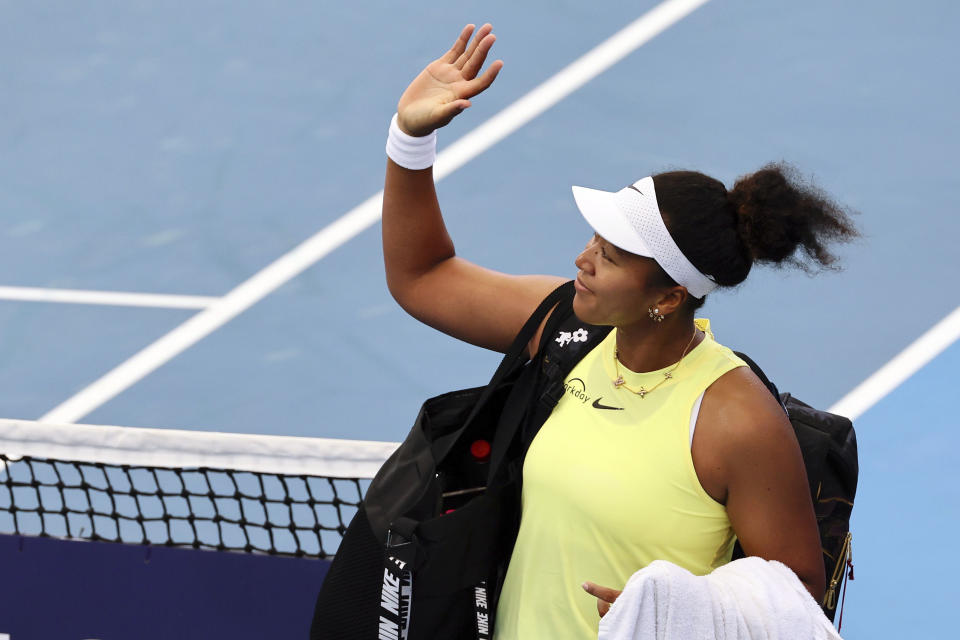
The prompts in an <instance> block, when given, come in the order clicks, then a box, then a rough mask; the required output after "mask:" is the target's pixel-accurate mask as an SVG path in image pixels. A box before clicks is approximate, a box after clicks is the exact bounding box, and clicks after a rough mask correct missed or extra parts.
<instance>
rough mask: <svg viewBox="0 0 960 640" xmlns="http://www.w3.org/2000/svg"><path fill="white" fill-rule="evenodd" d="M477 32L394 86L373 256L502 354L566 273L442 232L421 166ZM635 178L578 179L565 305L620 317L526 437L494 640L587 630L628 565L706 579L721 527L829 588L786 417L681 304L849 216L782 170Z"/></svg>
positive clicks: (418, 297)
mask: <svg viewBox="0 0 960 640" xmlns="http://www.w3.org/2000/svg"><path fill="white" fill-rule="evenodd" d="M473 32H474V26H473V25H468V26H466V27H464V29H463V31H462V32H461V33H460V36H459V37H458V38H457V40H456V42H455V43H454V45H453V47H452V48H451V49H450V50H449V51H447V52H446V53H445V54H444V55H443V56H441V57H440V58H439V59H437V60H435V61H433V62H431V63H430V64H429V65H428V66H427V67H426V68H425V69H424V70H423V71H422V72H421V73H420V75H418V76H417V77H416V78H415V79H414V80H413V82H412V83H411V84H410V85H409V87H407V89H406V91H405V92H404V93H403V95H402V97H401V98H400V101H399V105H398V110H397V111H398V112H397V114H396V115H395V116H394V119H393V121H392V123H391V128H390V134H389V138H388V143H387V153H388V156H389V158H390V159H389V160H388V162H387V172H386V186H385V190H384V198H383V249H384V259H385V264H386V276H387V282H388V285H389V288H390V291H391V293H392V294H393V296H394V297H395V298H396V300H397V301H398V302H399V304H400V305H401V306H402V307H403V308H404V309H405V310H406V311H407V312H408V313H410V314H411V315H412V316H414V317H415V318H418V319H419V320H421V321H423V322H425V323H426V324H428V325H430V326H432V327H435V328H436V329H439V330H440V331H443V332H445V333H447V334H449V335H451V336H453V337H455V338H459V339H461V340H465V341H467V342H469V343H471V344H475V345H479V346H482V347H486V348H489V349H494V350H497V351H501V352H502V351H505V350H506V349H507V348H508V346H509V345H510V343H511V342H512V340H513V338H514V336H515V335H516V334H517V332H518V331H519V329H520V327H521V326H522V325H523V323H524V321H525V320H526V319H527V318H528V317H529V316H530V314H531V313H532V311H533V310H534V309H535V308H536V307H537V305H538V304H539V303H540V301H541V300H543V298H545V297H546V296H547V294H548V293H549V292H550V291H552V290H553V289H554V288H555V287H557V286H558V285H559V284H561V283H562V282H564V281H565V280H566V279H565V278H562V277H555V276H545V275H524V276H515V275H506V274H503V273H498V272H496V271H491V270H488V269H485V268H482V267H480V266H477V265H475V264H471V263H470V262H468V261H466V260H464V259H462V258H460V257H458V256H457V255H456V252H455V250H454V245H453V242H452V241H451V239H450V236H449V235H448V234H447V230H446V228H445V226H444V222H443V218H442V216H441V211H440V206H439V204H438V202H437V195H436V192H435V190H434V183H433V176H432V171H431V167H432V165H433V160H434V155H435V144H436V143H435V139H436V130H437V129H439V128H441V127H443V126H444V125H446V124H447V123H448V122H450V121H451V120H452V119H453V118H454V117H456V116H457V115H459V114H460V113H461V112H463V111H464V110H465V109H467V108H469V107H470V104H471V102H470V100H471V99H472V98H473V97H475V96H476V95H477V94H479V93H481V92H483V91H484V90H486V89H487V88H488V87H489V86H490V85H491V84H492V83H493V81H494V79H495V78H496V77H497V74H498V72H499V71H500V69H501V68H502V66H503V63H502V62H501V61H499V60H497V61H495V62H493V63H491V64H490V65H489V66H488V67H487V69H486V70H485V71H482V69H483V66H484V63H485V60H486V58H487V54H488V52H489V50H490V48H491V46H492V45H493V43H494V40H495V37H494V35H493V34H492V27H491V26H490V25H489V24H487V25H484V26H482V27H480V29H478V30H477V31H476V35H475V36H474V37H473V39H472V40H471V35H473ZM631 179H634V180H635V181H633V182H631V183H630V184H629V185H628V186H626V187H625V188H623V189H621V190H618V191H614V192H606V191H601V190H596V189H587V188H580V187H574V188H573V197H574V198H575V201H576V204H577V206H578V208H579V210H580V212H581V213H582V214H583V216H584V218H585V219H586V221H587V222H588V223H589V225H590V226H591V227H592V228H593V230H594V233H593V234H591V236H590V237H589V238H586V246H585V247H584V249H583V251H582V252H581V253H580V255H578V256H575V257H574V256H571V258H573V262H574V265H575V266H576V284H575V288H576V297H575V299H574V311H575V312H576V315H577V317H578V318H579V319H581V320H583V321H584V322H585V323H590V324H594V325H608V326H613V327H615V329H614V330H613V331H611V332H610V333H609V335H608V336H607V337H606V339H605V340H604V341H603V342H602V343H601V344H600V345H599V346H597V347H596V348H595V349H593V350H592V351H591V352H590V353H589V354H588V355H587V356H585V357H584V359H583V360H582V361H581V362H579V363H578V364H577V366H576V368H575V369H574V370H573V372H572V373H571V374H570V376H569V377H568V380H567V390H568V392H569V393H567V394H565V396H564V398H563V399H562V400H561V401H560V403H559V404H558V405H557V407H556V409H555V410H554V411H553V413H552V414H551V416H550V417H549V419H548V420H547V421H546V423H545V424H544V425H543V427H542V428H541V429H540V431H539V433H538V434H537V436H536V437H535V439H534V441H533V443H532V445H531V446H530V449H529V452H528V455H527V457H526V460H525V463H524V471H523V499H522V517H521V525H520V531H519V534H518V538H517V541H516V545H515V548H514V551H513V555H512V557H511V560H510V566H509V570H508V573H507V577H506V580H505V583H504V586H503V590H502V594H501V598H500V603H499V606H498V610H497V615H496V618H495V620H496V630H495V637H496V638H499V639H511V640H512V639H516V638H523V639H524V640H530V639H534V638H550V639H551V640H552V639H555V638H596V637H597V630H598V621H599V616H598V609H599V611H600V613H601V614H602V613H603V612H604V611H605V610H606V608H607V607H608V606H609V603H611V602H613V601H614V600H615V599H616V597H617V595H618V594H619V593H620V589H622V587H623V585H624V584H625V583H626V581H627V579H628V578H629V577H630V575H631V574H633V572H634V571H636V570H638V569H640V568H642V567H644V566H646V565H647V564H649V563H650V562H652V561H653V560H657V559H660V560H668V561H670V562H673V563H675V564H677V565H679V566H681V567H684V568H686V569H688V570H689V571H691V572H693V573H694V574H697V575H704V574H707V573H709V572H710V571H712V570H713V569H715V568H716V567H718V566H721V565H722V564H724V563H726V562H729V561H730V559H731V553H732V549H733V544H734V541H735V539H739V541H740V543H741V545H742V546H743V548H744V550H745V551H746V553H747V554H748V555H754V556H760V557H762V558H767V559H771V560H779V561H780V562H783V563H784V564H786V565H787V566H788V567H790V568H791V569H792V570H793V571H794V572H795V573H796V575H797V576H798V577H799V579H800V580H801V581H802V582H803V584H804V585H805V586H806V588H807V589H808V590H809V591H810V593H811V594H812V595H813V597H814V598H816V599H817V600H818V601H819V599H820V598H821V597H822V595H823V592H824V570H823V561H822V557H821V551H820V538H819V535H818V532H817V526H816V520H815V517H814V510H813V505H812V503H811V498H810V494H809V490H808V486H807V478H806V473H805V471H804V466H803V460H802V458H801V454H800V449H799V446H798V444H797V441H796V438H795V436H794V435H793V431H792V429H791V426H790V424H789V422H788V421H787V419H786V417H785V415H784V412H783V410H782V409H781V408H780V406H779V405H778V404H777V402H776V401H775V400H774V398H773V397H772V395H771V394H770V393H769V391H768V390H767V389H766V387H764V385H763V384H762V383H761V382H760V381H759V380H758V379H757V377H756V376H755V375H754V374H753V373H752V372H751V370H750V368H749V367H747V366H745V363H744V362H743V361H742V360H740V359H739V358H737V357H736V356H735V355H734V354H733V353H732V352H731V351H730V350H729V349H728V348H726V347H724V346H722V345H721V344H720V343H719V342H717V341H716V339H715V338H714V336H713V334H712V332H711V329H710V326H709V322H708V321H706V320H703V319H695V312H696V310H697V309H698V308H699V307H700V306H701V305H703V303H704V301H705V299H706V296H707V295H708V294H709V293H710V292H712V291H714V290H715V289H716V288H718V287H734V286H736V285H738V284H740V283H741V282H743V281H744V279H745V278H746V277H747V275H748V274H749V273H750V270H751V267H752V266H753V265H754V264H757V263H762V264H771V265H783V264H788V263H793V264H797V265H800V266H805V267H807V268H816V267H821V266H823V267H826V266H830V265H832V264H833V262H834V256H833V255H832V254H831V252H830V251H829V250H828V247H827V245H828V244H829V242H831V241H837V240H839V241H843V240H849V239H851V238H852V237H854V236H855V235H856V231H855V229H854V227H853V226H852V225H851V223H850V221H849V219H848V218H847V216H846V214H845V213H844V211H843V209H841V208H840V207H838V206H837V205H836V204H834V203H833V202H831V201H830V200H829V199H828V198H827V197H826V196H824V195H823V194H822V193H821V192H820V191H818V190H817V189H815V188H813V187H811V186H808V185H805V184H803V183H801V182H799V181H798V180H797V179H796V177H795V175H794V173H793V172H792V171H791V170H790V169H789V168H787V167H785V166H781V165H770V166H767V167H764V168H762V169H760V170H759V171H757V172H756V173H753V174H750V175H746V176H744V177H741V178H740V179H739V180H738V181H737V182H736V184H735V185H734V186H733V188H732V189H731V190H729V191H728V190H727V189H726V187H725V186H724V185H723V184H722V183H721V182H719V181H718V180H715V179H713V178H710V177H708V176H706V175H703V174H701V173H696V172H691V171H671V172H669V173H660V174H656V175H653V176H647V177H642V178H641V179H639V180H636V179H635V176H631ZM544 233H545V234H546V232H544ZM544 239H545V240H546V235H545V236H544ZM532 241H536V239H532ZM542 329H543V327H542V326H541V332H542ZM541 332H538V334H537V335H535V336H534V338H533V340H531V341H530V343H529V347H528V348H529V354H530V356H533V355H534V354H535V353H536V349H537V347H538V344H539V342H540V338H541V335H540V333H541ZM575 339H577V336H575V335H570V336H559V337H558V340H561V341H563V340H575ZM585 580H587V581H588V584H587V585H586V586H585V587H584V586H583V585H584V581H585Z"/></svg>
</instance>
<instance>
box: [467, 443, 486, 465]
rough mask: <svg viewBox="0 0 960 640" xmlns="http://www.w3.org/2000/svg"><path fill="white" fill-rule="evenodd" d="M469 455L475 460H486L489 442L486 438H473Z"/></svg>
mask: <svg viewBox="0 0 960 640" xmlns="http://www.w3.org/2000/svg"><path fill="white" fill-rule="evenodd" d="M470 455H471V456H473V459H474V460H476V461H477V462H486V461H487V460H489V459H490V443H489V442H487V441H486V440H474V441H473V444H471V445H470Z"/></svg>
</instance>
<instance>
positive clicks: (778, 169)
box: [653, 163, 859, 308]
mask: <svg viewBox="0 0 960 640" xmlns="http://www.w3.org/2000/svg"><path fill="white" fill-rule="evenodd" d="M653 182H654V186H655V188H656V191H657V202H658V204H659V206H660V211H661V213H662V214H663V218H664V222H665V223H666V225H667V229H668V230H669V231H670V235H671V236H673V239H674V241H675V242H676V243H677V246H678V247H679V248H680V250H681V251H682V252H683V253H684V255H685V256H687V259H689V260H690V262H692V263H693V265H694V266H695V267H696V268H697V269H698V270H700V272H701V273H704V274H707V275H709V276H710V277H712V278H713V279H714V280H715V281H716V282H717V284H719V285H720V286H722V287H734V286H736V285H738V284H740V283H741V282H743V281H744V280H745V279H746V277H747V275H748V274H749V273H750V268H751V267H752V266H753V264H754V263H755V262H757V263H761V264H771V265H775V266H778V267H781V266H784V265H791V266H796V267H799V268H801V269H803V270H805V271H807V272H812V271H815V270H817V268H818V267H819V268H823V269H833V268H836V266H835V265H836V261H837V258H836V256H835V255H834V254H833V253H831V252H830V250H829V249H828V247H827V245H828V244H830V243H832V242H847V241H850V240H852V239H854V238H856V237H857V236H858V235H859V234H858V232H857V230H856V227H855V226H854V225H853V223H852V222H851V220H850V217H849V214H848V211H847V210H846V209H845V208H843V207H841V206H840V205H838V204H836V203H835V202H833V201H832V200H831V199H830V198H829V197H828V196H827V195H826V194H825V193H823V192H822V191H821V190H820V189H819V188H817V187H816V186H814V185H812V184H809V183H804V182H803V181H802V180H801V179H800V178H799V174H798V172H797V170H796V169H794V168H793V167H791V166H790V165H787V164H785V163H774V164H768V165H766V166H765V167H763V168H761V169H760V170H759V171H757V172H755V173H752V174H750V175H746V176H742V177H740V178H739V179H738V180H737V181H736V183H735V184H734V187H733V189H732V190H731V191H729V192H727V190H726V187H724V185H723V183H722V182H720V181H719V180H715V179H714V178H711V177H709V176H706V175H704V174H702V173H698V172H695V171H670V172H667V173H660V174H657V175H655V176H653ZM798 250H799V251H798ZM663 277H664V283H665V284H676V283H674V282H673V280H672V279H671V278H670V276H668V275H667V274H666V272H664V273H663ZM691 301H692V304H693V308H697V307H699V306H701V305H702V304H703V302H704V299H701V300H697V299H696V298H691Z"/></svg>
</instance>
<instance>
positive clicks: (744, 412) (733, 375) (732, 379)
mask: <svg viewBox="0 0 960 640" xmlns="http://www.w3.org/2000/svg"><path fill="white" fill-rule="evenodd" d="M701 415H702V416H704V417H705V418H707V419H708V420H709V422H710V423H711V424H712V425H713V428H714V430H716V431H719V432H720V434H721V435H722V436H723V437H724V440H725V441H727V442H729V443H731V444H733V445H736V446H739V445H742V444H743V441H747V440H749V441H756V440H758V439H759V440H761V441H763V440H769V439H771V438H772V439H774V440H775V439H779V438H781V437H784V436H786V435H792V429H791V427H790V422H789V421H788V420H787V417H786V414H785V413H784V411H783V408H782V407H781V406H780V403H779V402H777V400H776V399H775V398H774V397H773V394H771V393H770V390H769V389H767V387H766V385H764V384H763V382H762V381H761V380H760V378H758V377H757V375H756V374H755V373H754V372H753V371H751V370H750V367H736V368H735V369H731V370H730V371H728V372H727V373H725V374H723V375H722V376H720V377H719V378H717V380H716V381H714V383H713V384H712V385H710V387H709V388H708V389H707V391H706V393H705V394H704V396H703V404H702V406H701ZM698 424H699V423H698Z"/></svg>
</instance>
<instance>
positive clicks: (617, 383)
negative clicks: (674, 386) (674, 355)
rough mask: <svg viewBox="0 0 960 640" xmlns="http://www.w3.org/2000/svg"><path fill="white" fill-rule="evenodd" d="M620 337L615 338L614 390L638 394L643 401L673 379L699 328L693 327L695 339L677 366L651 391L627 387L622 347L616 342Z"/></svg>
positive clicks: (687, 348) (684, 351) (650, 389)
mask: <svg viewBox="0 0 960 640" xmlns="http://www.w3.org/2000/svg"><path fill="white" fill-rule="evenodd" d="M619 337H620V334H619V333H618V334H617V336H616V338H615V342H614V346H613V369H614V371H616V373H617V379H616V380H614V381H613V386H614V388H615V389H617V390H618V391H619V390H620V389H626V390H627V391H629V392H631V393H635V394H637V395H638V396H640V399H641V400H643V399H644V398H646V396H647V394H648V393H650V392H651V391H653V390H655V389H656V388H657V387H659V386H660V385H662V384H663V383H664V382H666V381H667V380H670V379H671V378H673V372H674V371H676V370H677V367H679V366H680V363H681V362H683V359H684V358H685V357H687V351H689V350H690V345H692V344H693V341H694V340H696V339H697V326H696V325H694V327H693V337H691V338H690V342H688V343H687V346H686V348H684V350H683V353H682V354H681V355H680V359H679V360H677V364H675V365H673V368H672V369H670V371H665V372H664V374H663V380H661V381H660V382H658V383H657V384H655V385H653V386H652V387H650V388H649V389H646V388H644V387H640V389H631V388H630V387H628V386H627V383H626V381H624V379H623V375H621V373H620V347H619V346H618V345H617V343H616V340H617V339H618V338H619Z"/></svg>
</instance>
